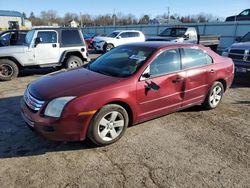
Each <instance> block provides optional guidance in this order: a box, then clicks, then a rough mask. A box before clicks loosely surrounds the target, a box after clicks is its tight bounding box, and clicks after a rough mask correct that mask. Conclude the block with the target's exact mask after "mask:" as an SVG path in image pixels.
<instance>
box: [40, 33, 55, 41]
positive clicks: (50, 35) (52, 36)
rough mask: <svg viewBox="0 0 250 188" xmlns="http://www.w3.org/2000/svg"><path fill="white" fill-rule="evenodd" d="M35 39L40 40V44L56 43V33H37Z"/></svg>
mask: <svg viewBox="0 0 250 188" xmlns="http://www.w3.org/2000/svg"><path fill="white" fill-rule="evenodd" d="M37 37H40V38H41V40H42V42H41V43H57V33H56V32H55V31H39V32H38V34H37Z"/></svg>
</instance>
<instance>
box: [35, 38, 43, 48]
mask: <svg viewBox="0 0 250 188" xmlns="http://www.w3.org/2000/svg"><path fill="white" fill-rule="evenodd" d="M41 42H42V38H41V37H37V38H36V39H35V47H36V46H37V45H38V44H39V43H41Z"/></svg>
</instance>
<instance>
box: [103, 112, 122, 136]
mask: <svg viewBox="0 0 250 188" xmlns="http://www.w3.org/2000/svg"><path fill="white" fill-rule="evenodd" d="M124 125H125V120H124V117H123V115H122V114H121V113H120V112H117V111H112V112H109V113H107V114H106V115H104V116H103V118H102V119H101V120H100V122H99V125H98V135H99V137H100V138H101V139H102V140H103V141H112V140H114V139H116V138H117V137H118V136H119V135H120V134H121V133H122V131H123V129H124Z"/></svg>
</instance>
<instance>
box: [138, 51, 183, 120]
mask: <svg viewBox="0 0 250 188" xmlns="http://www.w3.org/2000/svg"><path fill="white" fill-rule="evenodd" d="M185 74H186V73H185V72H183V71H181V63H180V55H179V50H178V49H174V50H167V51H163V52H161V53H160V54H159V55H158V56H157V57H156V58H155V59H154V60H153V61H152V63H151V64H150V65H149V66H148V68H147V69H146V70H145V71H144V73H143V75H142V77H141V79H140V81H139V82H138V83H137V103H138V104H137V105H138V119H139V121H140V122H141V121H145V120H147V119H150V118H154V117H157V116H160V115H163V114H166V113H170V112H173V111H176V110H178V109H179V108H180V107H181V104H182V100H183V94H184V83H185V77H186V76H185ZM145 75H147V76H145ZM145 77H148V78H145Z"/></svg>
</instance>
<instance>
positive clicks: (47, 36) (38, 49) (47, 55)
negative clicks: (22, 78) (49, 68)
mask: <svg viewBox="0 0 250 188" xmlns="http://www.w3.org/2000/svg"><path fill="white" fill-rule="evenodd" d="M38 37H40V39H41V43H39V44H37V45H36V46H35V61H36V63H37V64H51V63H58V61H59V53H60V52H59V43H58V34H57V32H56V31H39V32H38V33H37V38H38Z"/></svg>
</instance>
